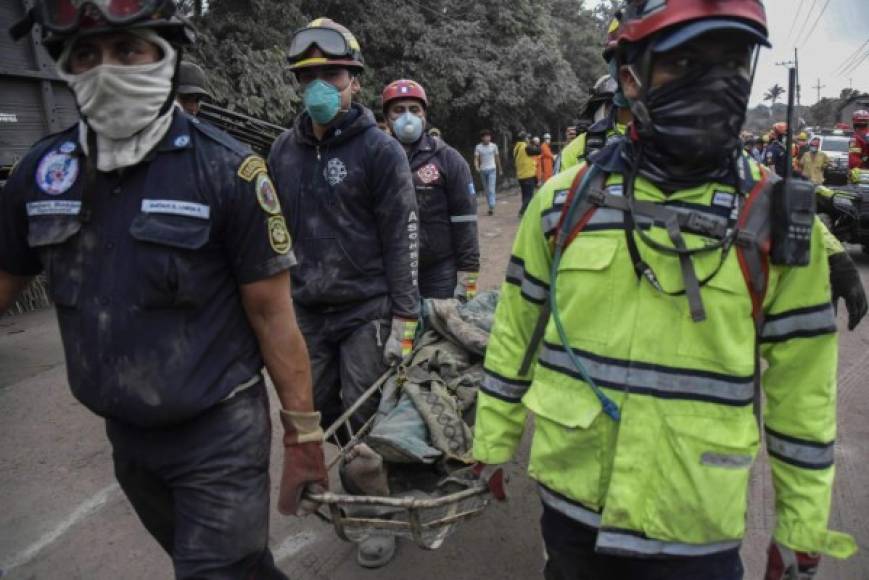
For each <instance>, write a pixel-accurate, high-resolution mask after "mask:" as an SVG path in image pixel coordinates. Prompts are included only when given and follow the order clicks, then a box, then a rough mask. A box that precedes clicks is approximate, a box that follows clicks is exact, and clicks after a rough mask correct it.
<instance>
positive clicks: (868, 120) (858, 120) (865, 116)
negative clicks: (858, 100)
mask: <svg viewBox="0 0 869 580" xmlns="http://www.w3.org/2000/svg"><path fill="white" fill-rule="evenodd" d="M851 124H852V125H855V126H856V125H869V111H867V110H866V109H858V110H856V111H854V114H853V115H851Z"/></svg>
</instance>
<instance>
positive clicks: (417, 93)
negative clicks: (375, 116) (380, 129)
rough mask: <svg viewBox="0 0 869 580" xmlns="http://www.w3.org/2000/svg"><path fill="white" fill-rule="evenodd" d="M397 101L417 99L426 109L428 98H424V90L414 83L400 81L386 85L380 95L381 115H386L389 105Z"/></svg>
mask: <svg viewBox="0 0 869 580" xmlns="http://www.w3.org/2000/svg"><path fill="white" fill-rule="evenodd" d="M398 99H417V100H419V101H421V102H422V106H423V107H425V108H426V109H428V97H426V96H425V89H424V88H422V85H421V84H419V83H418V82H416V81H411V80H408V79H402V80H399V81H392V82H391V83H389V84H388V85H386V88H384V89H383V93H381V95H380V106H381V108H382V109H383V113H384V114H385V113H386V109H387V108H388V107H389V103H391V102H392V101H396V100H398Z"/></svg>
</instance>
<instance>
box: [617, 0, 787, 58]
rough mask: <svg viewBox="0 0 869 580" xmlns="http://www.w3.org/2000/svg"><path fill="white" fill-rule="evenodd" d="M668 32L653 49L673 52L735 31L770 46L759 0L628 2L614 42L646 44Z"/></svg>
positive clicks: (764, 17)
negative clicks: (709, 35) (692, 42)
mask: <svg viewBox="0 0 869 580" xmlns="http://www.w3.org/2000/svg"><path fill="white" fill-rule="evenodd" d="M664 30H667V34H666V35H663V36H662V37H659V38H658V39H657V40H656V42H655V45H654V46H653V47H651V48H652V50H653V51H655V52H665V51H668V50H672V49H673V48H676V47H677V46H680V45H681V44H683V43H685V42H688V41H689V40H692V39H694V38H696V37H697V36H699V35H701V34H704V33H706V32H709V31H712V30H738V31H741V32H745V33H748V34H750V35H751V36H753V37H754V39H755V40H757V42H758V43H760V44H763V45H765V46H769V45H770V44H769V41H768V40H767V37H768V33H767V27H766V11H765V10H764V8H763V4H761V2H760V0H715V1H711V0H629V1H628V2H627V4H626V5H625V7H624V10H623V15H622V21H621V26H619V28H618V32H617V42H618V44H619V45H622V44H624V43H634V42H640V41H644V40H649V39H650V38H652V37H653V36H656V35H657V34H658V33H660V32H662V31H664Z"/></svg>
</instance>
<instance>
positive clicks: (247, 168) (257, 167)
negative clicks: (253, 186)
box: [238, 155, 266, 181]
mask: <svg viewBox="0 0 869 580" xmlns="http://www.w3.org/2000/svg"><path fill="white" fill-rule="evenodd" d="M265 172H266V162H265V159H263V158H262V157H260V156H259V155H249V156H248V157H245V159H244V161H242V162H241V165H240V166H239V168H238V176H239V177H241V178H242V179H244V180H245V181H253V180H254V178H255V177H256V176H257V175H259V174H260V173H265Z"/></svg>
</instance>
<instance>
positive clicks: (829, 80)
mask: <svg viewBox="0 0 869 580" xmlns="http://www.w3.org/2000/svg"><path fill="white" fill-rule="evenodd" d="M764 4H765V5H766V15H767V20H768V23H769V32H770V41H771V42H772V45H773V46H772V48H771V49H764V50H763V51H762V52H761V54H760V61H759V63H758V68H757V73H756V75H755V79H754V90H753V91H752V95H751V104H752V105H755V104H757V103H758V102H761V100H762V99H763V94H764V93H765V92H766V90H767V89H768V88H769V87H771V86H772V85H773V83H776V82H777V83H779V84H780V85H782V86H783V87H785V88H787V81H788V76H787V69H786V68H785V67H783V66H776V65H775V63H776V62H780V61H786V60H793V57H794V47H795V46H796V48H797V49H798V51H799V61H800V71H799V72H800V85H801V87H802V90H801V94H800V100H801V102H802V104H803V105H812V104H814V103H815V101H817V98H818V92H817V90H816V89H815V88H814V85H815V84H816V83H817V82H818V79H819V78H820V80H821V85H826V87H824V88H822V89H821V97H838V96H839V92H840V91H841V90H842V89H843V88H845V87H848V86H849V82H851V83H852V84H851V86H853V88H855V89H857V90H860V91H862V92H869V56H867V55H869V43H867V44H865V45H864V43H866V42H867V41H869V0H766V2H765V3H764ZM825 5H826V10H824V6H825ZM822 11H823V13H822ZM792 26H793V30H792V29H791V27H792ZM813 27H814V31H812V28H813ZM861 46H862V47H863V48H862V49H861V50H860V51H859V53H858V55H855V56H856V58H855V59H854V60H853V61H852V62H853V63H854V64H856V62H857V61H860V60H862V61H863V62H862V64H860V65H859V66H857V68H855V69H853V70H852V71H851V72H849V73H847V74H842V73H841V71H839V70H838V69H839V67H840V66H841V65H842V64H843V63H844V62H845V61H846V59H848V57H849V56H851V55H854V54H855V51H857V50H858V49H860V47H861ZM864 56H865V57H866V58H863V57H864Z"/></svg>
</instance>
